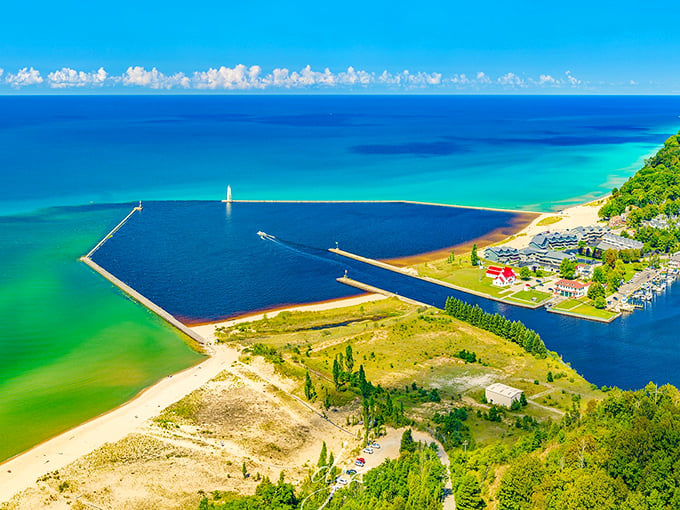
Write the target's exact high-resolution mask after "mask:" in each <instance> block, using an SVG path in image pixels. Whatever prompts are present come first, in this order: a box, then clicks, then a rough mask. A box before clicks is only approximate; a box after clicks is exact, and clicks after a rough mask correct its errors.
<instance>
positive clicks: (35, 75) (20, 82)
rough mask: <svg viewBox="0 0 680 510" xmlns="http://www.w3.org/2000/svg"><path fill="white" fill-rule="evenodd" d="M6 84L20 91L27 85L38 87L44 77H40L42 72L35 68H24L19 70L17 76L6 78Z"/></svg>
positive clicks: (12, 75) (11, 75) (9, 75)
mask: <svg viewBox="0 0 680 510" xmlns="http://www.w3.org/2000/svg"><path fill="white" fill-rule="evenodd" d="M5 82H6V83H9V84H10V85H11V86H12V87H14V88H16V89H18V88H21V87H24V86H26V85H37V84H38V83H42V82H43V78H42V76H40V71H38V70H37V69H33V67H31V68H28V67H24V68H23V69H19V71H17V72H16V74H11V73H10V74H8V75H7V78H5Z"/></svg>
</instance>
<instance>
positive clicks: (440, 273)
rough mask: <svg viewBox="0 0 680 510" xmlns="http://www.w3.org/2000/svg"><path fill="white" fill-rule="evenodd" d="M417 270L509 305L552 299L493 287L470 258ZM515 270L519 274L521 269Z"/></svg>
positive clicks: (482, 270) (419, 267)
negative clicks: (472, 264) (471, 262)
mask: <svg viewBox="0 0 680 510" xmlns="http://www.w3.org/2000/svg"><path fill="white" fill-rule="evenodd" d="M487 265H488V263H487ZM416 269H417V270H418V273H419V274H420V275H421V276H429V277H430V278H435V279H437V280H442V281H445V282H448V283H453V284H454V285H458V286H459V287H463V288H465V289H470V290H473V291H476V292H481V293H483V294H487V295H489V296H493V297H496V298H499V299H503V300H505V301H507V302H509V303H513V302H515V303H519V304H530V305H535V304H540V303H544V302H546V301H547V300H548V299H550V298H551V297H552V295H551V294H550V293H547V292H541V291H538V290H534V289H530V290H520V291H515V292H509V291H508V288H507V287H496V286H495V285H493V281H492V280H491V278H487V277H486V276H485V273H486V269H485V268H484V267H483V268H481V270H480V269H479V268H478V267H472V266H471V265H470V262H469V258H468V259H465V258H463V257H461V258H459V259H457V260H456V262H454V263H453V264H451V263H449V262H447V261H446V260H438V261H434V262H427V263H424V264H419V265H417V266H416ZM513 269H514V270H515V272H516V273H517V274H519V268H513ZM480 273H481V280H480ZM532 298H536V300H535V301H533V300H532Z"/></svg>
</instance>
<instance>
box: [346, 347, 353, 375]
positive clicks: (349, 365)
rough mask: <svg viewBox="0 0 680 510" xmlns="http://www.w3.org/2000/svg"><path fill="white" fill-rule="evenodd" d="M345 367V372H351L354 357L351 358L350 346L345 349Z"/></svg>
mask: <svg viewBox="0 0 680 510" xmlns="http://www.w3.org/2000/svg"><path fill="white" fill-rule="evenodd" d="M345 367H347V371H348V372H351V371H352V369H353V368H354V357H353V356H352V346H351V345H348V346H347V347H345Z"/></svg>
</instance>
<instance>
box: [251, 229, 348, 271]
mask: <svg viewBox="0 0 680 510" xmlns="http://www.w3.org/2000/svg"><path fill="white" fill-rule="evenodd" d="M257 235H258V236H260V239H263V240H265V241H272V242H274V243H276V244H278V245H279V246H282V247H283V248H286V249H288V250H291V251H294V252H296V253H299V254H300V255H304V256H306V257H311V258H314V259H317V260H322V261H324V262H328V263H331V264H333V265H336V266H341V267H345V266H346V265H347V264H346V263H345V261H341V260H337V258H336V256H335V255H334V254H332V253H330V252H329V251H328V250H322V249H320V248H315V247H313V246H308V245H306V244H300V243H295V242H293V241H286V240H284V239H279V238H278V237H275V236H273V235H271V234H267V233H266V232H263V231H261V230H260V231H259V232H258V233H257Z"/></svg>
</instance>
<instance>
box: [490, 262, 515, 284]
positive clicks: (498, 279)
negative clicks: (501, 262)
mask: <svg viewBox="0 0 680 510" xmlns="http://www.w3.org/2000/svg"><path fill="white" fill-rule="evenodd" d="M486 276H488V277H489V278H491V279H492V280H493V284H494V285H495V286H496V287H507V286H509V285H512V284H513V283H515V282H516V281H517V275H516V274H515V271H513V270H512V268H510V267H497V266H489V269H487V270H486Z"/></svg>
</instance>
